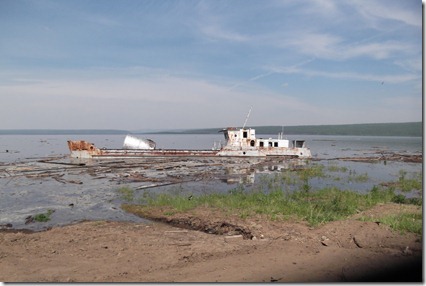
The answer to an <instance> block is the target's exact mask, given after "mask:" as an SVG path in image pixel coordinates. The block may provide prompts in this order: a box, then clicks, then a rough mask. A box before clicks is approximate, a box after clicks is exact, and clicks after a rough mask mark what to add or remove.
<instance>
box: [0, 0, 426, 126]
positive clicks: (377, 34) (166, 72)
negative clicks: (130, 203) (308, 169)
mask: <svg viewBox="0 0 426 286" xmlns="http://www.w3.org/2000/svg"><path fill="white" fill-rule="evenodd" d="M422 24H423V20H422V2H421V1H419V0H415V1H414V0H398V1H394V0H345V1H341V0H336V1H333V0H281V1H278V0H263V1H260V0H226V1H218V0H205V1H196V0H183V1H178V0H175V1H167V0H161V1H158V0H153V1H148V0H146V1H143V0H120V1H116V0H84V1H80V0H73V1H69V0H25V1H23V0H2V1H0V34H1V35H2V40H1V41H0V55H1V56H0V97H1V99H2V104H1V105H0V129H20V128H25V129H27V128H29V129H31V128H53V129H68V128H70V129H81V128H101V129H127V130H144V129H181V128H202V127H227V126H241V125H242V124H243V123H244V120H245V117H246V115H247V113H248V111H249V109H250V108H251V107H252V112H251V115H250V118H249V120H248V125H249V126H257V125H284V126H285V125H287V126H289V125H311V124H313V125H320V124H347V123H379V122H408V121H421V120H422Z"/></svg>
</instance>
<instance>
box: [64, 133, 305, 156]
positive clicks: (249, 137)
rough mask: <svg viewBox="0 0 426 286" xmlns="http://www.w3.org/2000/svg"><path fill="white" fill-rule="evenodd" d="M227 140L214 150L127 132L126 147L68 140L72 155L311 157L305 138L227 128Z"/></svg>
mask: <svg viewBox="0 0 426 286" xmlns="http://www.w3.org/2000/svg"><path fill="white" fill-rule="evenodd" d="M220 132H223V133H224V135H225V143H224V144H220V145H219V146H215V147H214V148H213V149H211V150H189V149H156V148H155V146H156V144H155V142H154V141H152V140H150V139H138V138H136V137H133V136H130V135H128V136H127V137H126V139H125V142H124V146H123V149H104V148H102V149H99V148H97V147H96V146H95V145H94V144H92V143H89V142H87V141H84V140H80V141H68V147H69V149H70V152H71V157H72V158H105V157H110V158H116V157H130V158H134V157H149V156H152V157H168V156H183V157H191V156H202V157H213V156H229V157H265V156H286V157H292V158H311V151H310V150H309V148H307V147H306V143H305V141H304V140H293V141H290V140H287V139H283V136H282V134H280V135H279V136H278V138H277V139H272V138H266V139H264V138H256V133H255V129H252V128H240V129H237V128H226V129H223V130H222V131H220Z"/></svg>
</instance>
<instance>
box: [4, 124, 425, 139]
mask: <svg viewBox="0 0 426 286" xmlns="http://www.w3.org/2000/svg"><path fill="white" fill-rule="evenodd" d="M247 127H250V128H255V129H256V133H257V134H277V133H279V132H281V131H282V130H284V134H290V135H299V134H304V135H356V136H409V137H422V136H423V124H422V122H406V123H368V124H342V125H302V126H247ZM222 129H223V127H218V128H205V129H186V130H167V131H158V130H157V131H154V130H153V131H128V130H116V129H3V130H0V135H109V134H111V135H113V134H129V133H133V134H217V133H218V131H220V130H222Z"/></svg>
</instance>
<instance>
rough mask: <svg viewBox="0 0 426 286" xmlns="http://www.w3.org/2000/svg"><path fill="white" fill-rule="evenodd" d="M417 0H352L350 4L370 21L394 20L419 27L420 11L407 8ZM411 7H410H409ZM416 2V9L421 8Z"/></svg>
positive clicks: (420, 24)
mask: <svg viewBox="0 0 426 286" xmlns="http://www.w3.org/2000/svg"><path fill="white" fill-rule="evenodd" d="M416 2H417V1H410V0H405V1H383V0H376V1H372V0H369V1H359V0H352V1H350V4H351V5H352V6H353V7H354V8H355V9H357V10H358V12H359V13H360V14H361V15H362V16H364V17H365V18H367V19H369V20H371V21H376V22H377V21H379V20H383V19H385V20H394V21H398V22H400V23H403V24H406V25H411V26H415V27H419V28H421V26H422V13H419V11H416V9H408V7H407V6H409V5H411V6H413V4H417V3H416ZM411 8H412V7H411ZM421 8H422V7H421V5H420V4H418V9H421Z"/></svg>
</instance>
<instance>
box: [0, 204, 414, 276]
mask: <svg viewBox="0 0 426 286" xmlns="http://www.w3.org/2000/svg"><path fill="white" fill-rule="evenodd" d="M405 207H407V208H412V207H413V206H404V208H405ZM401 211H405V210H404V209H401V206H400V205H394V204H390V205H381V206H377V207H376V208H374V209H372V210H369V211H368V212H367V213H363V214H357V215H358V216H359V215H371V216H374V215H377V214H382V213H386V212H401ZM410 211H412V210H410ZM420 211H421V210H420ZM191 216H192V220H194V219H193V217H197V218H198V219H199V221H200V224H205V225H210V226H211V225H212V224H213V222H226V223H227V224H228V225H234V226H238V228H242V229H246V230H249V231H251V235H252V238H251V239H245V237H244V236H242V235H238V234H235V232H233V231H235V229H234V230H232V229H228V232H227V233H223V234H220V235H218V234H208V233H206V232H203V231H196V230H191V229H188V228H186V229H185V228H180V227H179V228H177V227H173V226H171V225H169V224H165V223H159V222H152V223H149V224H145V223H144V224H140V223H126V222H107V221H89V222H82V223H78V224H74V225H68V226H65V227H54V228H52V229H50V230H47V231H42V232H34V233H25V232H22V231H2V232H0V280H1V281H5V282H216V281H217V282H355V281H358V282H366V281H381V282H383V281H385V282H386V281H402V282H413V281H416V282H420V281H422V242H421V237H419V236H416V235H414V234H400V233H398V232H394V231H391V230H390V229H389V228H388V227H386V226H384V225H380V224H377V223H374V222H361V221H357V220H356V216H354V217H351V218H348V219H347V220H344V221H337V222H332V223H328V224H326V225H323V226H321V227H318V228H310V227H308V226H306V225H304V224H303V223H299V224H295V223H289V222H273V221H268V220H263V219H262V218H261V217H253V218H250V219H246V220H241V219H239V218H235V217H226V218H225V217H223V216H222V215H221V214H220V213H219V212H215V213H211V212H208V213H207V212H203V211H199V212H197V213H196V215H194V214H192V215H191ZM175 219H177V218H175ZM190 219H191V218H190V217H189V216H181V217H180V218H179V220H180V221H184V220H186V221H189V220H190ZM201 222H204V223H201ZM253 237H256V239H253Z"/></svg>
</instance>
